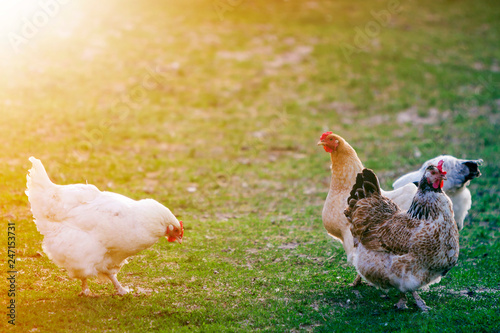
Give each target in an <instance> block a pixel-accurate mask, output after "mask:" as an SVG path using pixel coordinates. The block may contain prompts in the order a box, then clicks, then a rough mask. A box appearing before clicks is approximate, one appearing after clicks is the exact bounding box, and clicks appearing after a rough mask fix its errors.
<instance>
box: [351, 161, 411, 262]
mask: <svg viewBox="0 0 500 333" xmlns="http://www.w3.org/2000/svg"><path fill="white" fill-rule="evenodd" d="M348 202H349V207H348V208H347V209H346V211H345V214H346V216H347V218H348V220H349V221H350V222H351V232H352V234H353V237H354V239H355V243H361V244H363V246H364V247H365V248H367V249H370V250H373V251H383V252H391V253H396V254H403V253H407V252H408V251H409V247H410V242H409V240H410V238H411V237H412V235H413V233H414V229H415V228H416V227H417V226H418V225H419V224H420V223H419V222H418V221H415V220H412V219H410V218H409V217H408V216H407V215H406V213H403V212H402V211H401V210H400V208H399V207H398V206H397V205H396V204H395V203H394V202H393V201H392V200H390V199H389V198H386V197H384V196H382V195H381V193H380V186H379V183H378V179H377V177H376V175H375V174H374V173H373V171H371V170H369V169H364V170H363V173H362V174H361V173H360V174H358V176H357V178H356V183H355V184H354V186H353V189H352V191H351V195H350V197H349V199H348Z"/></svg>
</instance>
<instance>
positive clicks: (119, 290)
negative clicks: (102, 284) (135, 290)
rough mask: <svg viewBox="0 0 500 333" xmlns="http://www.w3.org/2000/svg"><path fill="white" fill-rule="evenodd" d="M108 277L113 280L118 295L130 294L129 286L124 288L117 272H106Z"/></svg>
mask: <svg viewBox="0 0 500 333" xmlns="http://www.w3.org/2000/svg"><path fill="white" fill-rule="evenodd" d="M106 275H107V277H108V278H109V279H110V280H111V282H113V285H114V286H115V289H116V293H117V294H118V295H125V294H128V292H129V290H128V288H123V287H122V285H121V284H120V282H118V280H117V278H116V275H115V274H106Z"/></svg>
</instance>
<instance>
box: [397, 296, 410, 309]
mask: <svg viewBox="0 0 500 333" xmlns="http://www.w3.org/2000/svg"><path fill="white" fill-rule="evenodd" d="M407 301H408V300H407V298H406V295H405V294H404V293H401V298H400V299H399V301H398V302H397V303H396V304H394V306H395V307H396V308H397V309H398V310H406V309H408V307H407V306H406V302H407Z"/></svg>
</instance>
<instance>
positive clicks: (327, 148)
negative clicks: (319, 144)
mask: <svg viewBox="0 0 500 333" xmlns="http://www.w3.org/2000/svg"><path fill="white" fill-rule="evenodd" d="M323 148H324V149H325V151H326V152H327V153H331V152H332V151H333V149H332V148H330V147H327V146H323Z"/></svg>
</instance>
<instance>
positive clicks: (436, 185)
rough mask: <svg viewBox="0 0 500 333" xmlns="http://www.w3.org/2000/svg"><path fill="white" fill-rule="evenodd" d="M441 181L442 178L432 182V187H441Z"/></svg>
mask: <svg viewBox="0 0 500 333" xmlns="http://www.w3.org/2000/svg"><path fill="white" fill-rule="evenodd" d="M442 182H443V181H442V180H441V181H439V180H436V181H435V182H434V183H432V187H434V188H438V187H440V186H441V187H442V186H443V185H441V183H442Z"/></svg>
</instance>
